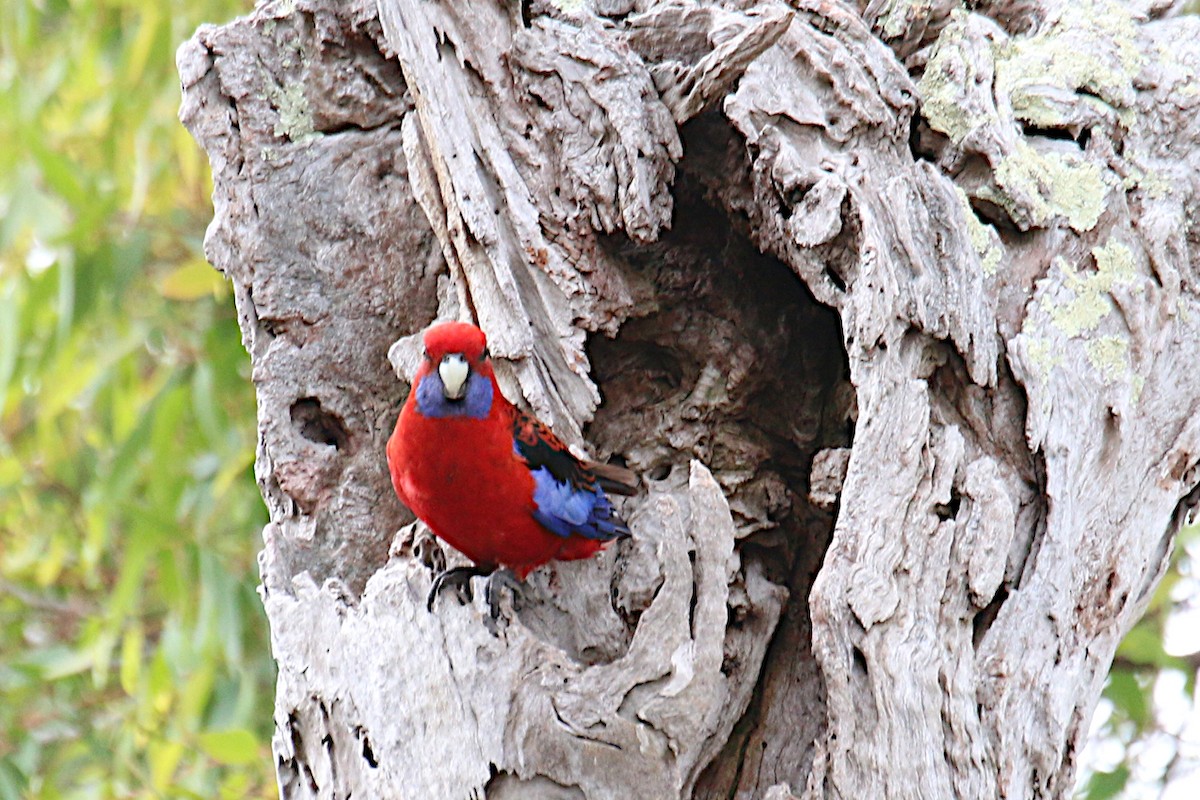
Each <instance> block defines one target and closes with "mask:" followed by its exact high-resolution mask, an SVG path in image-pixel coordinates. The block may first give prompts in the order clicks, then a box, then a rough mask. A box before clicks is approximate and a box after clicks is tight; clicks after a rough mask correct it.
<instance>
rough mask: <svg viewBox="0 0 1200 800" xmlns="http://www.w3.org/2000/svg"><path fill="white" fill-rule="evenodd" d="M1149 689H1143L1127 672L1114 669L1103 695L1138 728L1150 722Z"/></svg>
mask: <svg viewBox="0 0 1200 800" xmlns="http://www.w3.org/2000/svg"><path fill="white" fill-rule="evenodd" d="M1149 693H1150V689H1149V687H1143V686H1142V685H1141V684H1140V683H1138V680H1137V678H1136V676H1134V674H1133V673H1132V672H1130V671H1129V670H1124V669H1114V670H1113V671H1112V672H1111V673H1110V674H1109V676H1108V686H1107V687H1106V688H1105V691H1104V694H1105V695H1106V696H1107V697H1108V698H1109V699H1110V700H1112V701H1113V704H1114V705H1116V707H1117V708H1119V709H1120V710H1121V711H1124V712H1125V715H1126V716H1128V717H1129V719H1131V720H1132V721H1133V722H1134V723H1136V724H1137V726H1138V728H1143V727H1145V725H1146V723H1147V722H1149V720H1150V699H1149V697H1148V695H1149Z"/></svg>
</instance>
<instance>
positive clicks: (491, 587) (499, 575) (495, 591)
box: [483, 568, 524, 620]
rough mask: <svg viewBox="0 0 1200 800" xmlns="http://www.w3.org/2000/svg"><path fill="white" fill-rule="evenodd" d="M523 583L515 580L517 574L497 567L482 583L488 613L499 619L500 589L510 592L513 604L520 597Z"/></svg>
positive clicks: (515, 603)
mask: <svg viewBox="0 0 1200 800" xmlns="http://www.w3.org/2000/svg"><path fill="white" fill-rule="evenodd" d="M523 587H524V584H523V583H522V582H521V581H519V580H517V576H516V575H514V574H513V571H512V570H510V569H507V568H505V569H498V570H496V571H495V572H493V573H492V574H491V575H489V576H488V578H487V581H486V582H485V583H484V584H483V599H484V600H486V601H487V607H488V615H489V616H490V617H491V618H492V619H493V620H497V619H500V591H501V590H502V589H508V590H509V591H510V592H512V597H513V606H514V607H515V606H516V605H517V602H518V601H519V600H520V599H521V590H522V588H523Z"/></svg>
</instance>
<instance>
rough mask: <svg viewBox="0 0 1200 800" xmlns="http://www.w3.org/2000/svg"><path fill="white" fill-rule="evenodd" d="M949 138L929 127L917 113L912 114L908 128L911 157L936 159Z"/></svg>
mask: <svg viewBox="0 0 1200 800" xmlns="http://www.w3.org/2000/svg"><path fill="white" fill-rule="evenodd" d="M949 142H950V138H949V137H948V136H946V135H944V134H941V133H938V132H937V131H935V130H934V129H933V128H931V127H929V123H928V122H926V121H925V118H924V117H922V116H921V115H919V114H914V115H913V117H912V121H911V123H910V124H909V129H908V149H909V150H910V151H911V152H912V155H913V158H914V159H917V160H921V161H936V160H937V158H938V156H939V155H940V153H941V152H942V150H943V149H944V148H945V146H946V145H947V144H949Z"/></svg>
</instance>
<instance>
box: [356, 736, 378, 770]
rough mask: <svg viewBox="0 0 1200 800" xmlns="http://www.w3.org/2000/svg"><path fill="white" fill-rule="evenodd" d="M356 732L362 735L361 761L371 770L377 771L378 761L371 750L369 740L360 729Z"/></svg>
mask: <svg viewBox="0 0 1200 800" xmlns="http://www.w3.org/2000/svg"><path fill="white" fill-rule="evenodd" d="M357 730H358V732H359V733H360V734H361V735H362V757H363V760H365V761H366V762H367V765H368V766H369V767H370V768H371V769H377V768H378V767H379V761H378V760H376V758H375V751H374V750H372V749H371V740H370V739H369V738H368V737H367V734H366V732H364V731H363V729H362V728H358V729H357Z"/></svg>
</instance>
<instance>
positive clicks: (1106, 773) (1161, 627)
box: [1076, 523, 1200, 800]
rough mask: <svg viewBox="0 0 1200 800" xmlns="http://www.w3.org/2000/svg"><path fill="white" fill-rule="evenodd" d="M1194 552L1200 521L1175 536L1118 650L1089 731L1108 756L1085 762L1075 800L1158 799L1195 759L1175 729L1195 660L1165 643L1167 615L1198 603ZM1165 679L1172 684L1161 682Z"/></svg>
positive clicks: (1188, 707) (1185, 707)
mask: <svg viewBox="0 0 1200 800" xmlns="http://www.w3.org/2000/svg"><path fill="white" fill-rule="evenodd" d="M1198 552H1200V523H1195V524H1192V525H1189V526H1186V527H1184V528H1183V530H1182V531H1180V533H1179V538H1178V541H1177V543H1176V547H1175V551H1174V553H1173V555H1172V558H1171V566H1170V569H1169V570H1168V571H1167V574H1166V575H1165V576H1163V579H1162V581H1161V582H1160V583H1159V585H1158V587H1157V588H1156V589H1155V592H1154V596H1153V597H1152V598H1151V599H1150V604H1149V606H1148V607H1147V609H1146V613H1145V614H1144V615H1143V616H1142V619H1141V620H1139V621H1138V623H1137V625H1135V626H1134V627H1133V629H1132V630H1130V631H1129V633H1128V634H1126V635H1125V638H1124V639H1123V640H1122V641H1121V644H1120V646H1119V647H1118V648H1117V654H1116V658H1115V659H1114V661H1113V666H1112V669H1111V670H1110V671H1109V674H1108V681H1107V683H1106V684H1105V686H1104V694H1103V698H1102V700H1101V709H1100V710H1099V711H1098V714H1099V715H1100V718H1101V720H1102V722H1101V724H1100V725H1099V727H1098V729H1096V730H1095V731H1094V736H1095V740H1094V742H1093V744H1097V743H1099V744H1101V745H1103V748H1102V749H1103V750H1104V751H1105V752H1106V755H1105V756H1104V757H1102V758H1100V759H1099V760H1100V761H1101V762H1104V761H1107V762H1108V763H1085V764H1084V766H1085V768H1088V767H1090V768H1092V769H1095V770H1096V771H1094V772H1091V773H1090V774H1083V775H1081V776H1080V777H1081V780H1080V784H1079V787H1078V791H1077V792H1076V796H1077V797H1079V798H1084V799H1085V800H1105V799H1106V798H1110V797H1128V796H1131V792H1133V795H1136V796H1139V797H1143V796H1156V795H1157V794H1158V793H1159V792H1160V791H1162V787H1164V786H1167V787H1170V786H1172V785H1174V784H1175V783H1177V782H1178V780H1177V777H1176V773H1179V774H1182V773H1183V772H1184V771H1185V768H1186V767H1187V763H1188V762H1189V760H1190V758H1193V756H1190V755H1189V752H1188V749H1189V748H1188V745H1187V744H1186V743H1185V741H1184V740H1185V738H1186V736H1185V731H1184V730H1183V729H1182V728H1186V727H1187V723H1186V722H1184V723H1182V726H1181V723H1180V722H1179V721H1178V719H1177V718H1178V717H1180V716H1186V715H1187V714H1188V712H1189V711H1190V713H1192V714H1194V713H1195V708H1194V701H1193V699H1192V698H1194V697H1195V694H1196V667H1195V664H1196V661H1197V657H1196V654H1191V655H1187V656H1181V655H1172V654H1170V653H1168V652H1167V647H1166V645H1167V643H1168V639H1169V635H1168V629H1169V627H1170V625H1171V622H1172V617H1173V615H1180V614H1185V613H1187V612H1188V608H1187V606H1188V605H1189V600H1191V601H1194V600H1195V599H1196V598H1195V596H1194V595H1195V593H1196V591H1197V583H1196V575H1195V568H1196V565H1197V563H1198V562H1197V559H1196V554H1197V553H1198ZM1189 595H1192V596H1191V597H1189ZM1188 638H1190V639H1191V640H1192V641H1191V642H1188V643H1187V644H1188V645H1189V646H1194V640H1195V636H1191V637H1188ZM1176 646H1178V645H1176ZM1171 677H1174V679H1175V680H1174V681H1170V682H1168V683H1163V681H1164V678H1171ZM1172 686H1178V688H1177V689H1172V688H1171V687H1172ZM1160 691H1161V694H1160ZM1163 695H1166V698H1165V699H1164V697H1163ZM1181 712H1182V713H1181ZM1164 716H1170V717H1173V718H1176V719H1175V720H1173V721H1172V720H1168V719H1164ZM1097 749H1100V748H1097ZM1135 788H1136V791H1134V789H1135Z"/></svg>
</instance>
